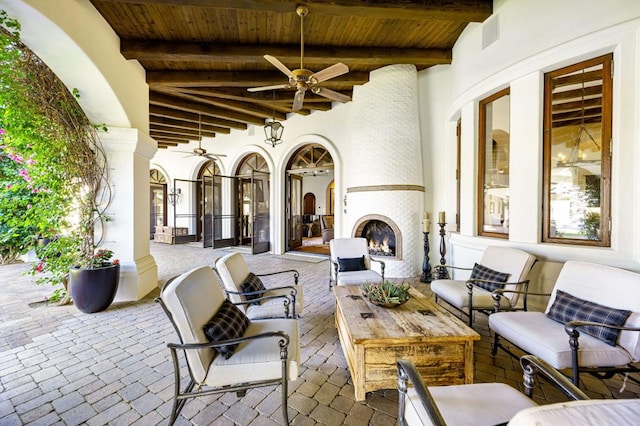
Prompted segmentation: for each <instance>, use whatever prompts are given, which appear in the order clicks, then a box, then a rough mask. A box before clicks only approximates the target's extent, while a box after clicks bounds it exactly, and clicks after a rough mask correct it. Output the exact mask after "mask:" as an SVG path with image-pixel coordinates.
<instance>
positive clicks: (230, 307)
mask: <svg viewBox="0 0 640 426" xmlns="http://www.w3.org/2000/svg"><path fill="white" fill-rule="evenodd" d="M247 327H249V318H247V317H246V315H245V314H244V312H242V311H241V310H240V309H238V307H237V306H236V305H234V304H233V303H231V302H229V301H228V300H225V301H224V302H223V303H222V306H221V307H220V309H219V310H218V312H216V314H215V315H214V316H213V318H211V319H210V320H209V322H208V323H206V324H205V325H204V327H202V329H203V330H204V335H205V336H206V337H207V340H209V341H210V342H217V341H220V340H229V339H237V338H238V337H242V336H243V335H244V332H245V331H247ZM237 347H238V345H237V344H235V345H225V346H220V347H217V348H215V349H216V351H218V353H219V354H220V355H222V356H223V357H224V358H225V359H229V358H230V357H231V355H233V352H234V351H235V350H236V348H237Z"/></svg>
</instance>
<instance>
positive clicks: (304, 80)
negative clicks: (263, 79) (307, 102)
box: [247, 5, 351, 111]
mask: <svg viewBox="0 0 640 426" xmlns="http://www.w3.org/2000/svg"><path fill="white" fill-rule="evenodd" d="M296 13H297V14H298V16H300V68H297V69H295V70H293V71H292V70H290V69H289V68H287V67H286V66H285V65H284V64H283V63H282V62H280V61H279V60H278V59H277V58H275V57H274V56H271V55H264V58H265V59H266V60H267V61H269V62H271V64H272V65H273V66H274V67H276V68H278V69H279V70H280V71H282V72H283V73H284V74H285V75H286V76H287V77H288V78H289V82H288V83H284V84H277V85H274V86H263V87H252V88H249V89H247V90H248V91H249V92H260V91H263V90H274V89H296V93H295V95H294V96H293V108H292V110H293V111H298V110H300V109H301V108H302V103H303V102H304V95H305V92H306V91H307V90H310V91H311V92H312V93H315V94H316V95H320V96H324V97H325V98H328V99H331V100H333V101H338V102H348V101H350V100H351V98H350V97H349V96H347V95H344V94H342V93H340V92H336V91H334V90H330V89H327V88H326V87H320V86H318V85H317V84H318V83H322V82H323V81H326V80H329V79H332V78H334V77H338V76H340V75H342V74H346V73H348V72H349V67H348V66H346V65H345V64H343V63H342V62H338V63H337V64H335V65H331V66H330V67H327V68H325V69H323V70H322V71H318V72H316V73H314V72H313V71H311V70H308V69H306V68H305V67H304V17H305V16H307V14H308V13H309V9H308V8H307V6H304V5H301V6H298V7H297V8H296Z"/></svg>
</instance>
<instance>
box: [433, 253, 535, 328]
mask: <svg viewBox="0 0 640 426" xmlns="http://www.w3.org/2000/svg"><path fill="white" fill-rule="evenodd" d="M535 262H536V258H535V257H534V256H532V255H531V254H529V253H526V252H524V251H522V250H519V249H516V248H512V247H502V246H489V247H487V248H486V249H485V251H484V253H483V255H482V258H481V259H480V262H479V263H476V265H475V266H474V267H459V266H449V265H438V266H436V268H451V269H458V270H467V271H471V275H470V277H469V278H468V279H438V280H434V281H432V282H431V291H433V293H434V295H435V298H436V301H438V300H439V299H442V300H444V301H445V302H447V303H448V304H449V305H451V306H453V307H455V308H456V309H458V310H460V311H461V312H463V313H466V314H467V315H468V316H469V326H470V327H472V326H473V311H481V312H484V313H487V314H488V313H491V312H493V311H494V307H495V302H494V298H493V295H492V292H493V290H495V289H498V288H510V289H515V290H526V289H527V288H528V286H529V280H528V279H527V275H528V274H529V271H530V270H531V268H532V267H533V265H534V263H535ZM498 306H499V308H500V310H527V298H526V296H525V297H522V298H520V293H513V294H509V295H508V296H505V297H501V298H500V299H499V300H498Z"/></svg>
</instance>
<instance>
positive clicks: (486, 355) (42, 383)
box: [0, 242, 640, 426]
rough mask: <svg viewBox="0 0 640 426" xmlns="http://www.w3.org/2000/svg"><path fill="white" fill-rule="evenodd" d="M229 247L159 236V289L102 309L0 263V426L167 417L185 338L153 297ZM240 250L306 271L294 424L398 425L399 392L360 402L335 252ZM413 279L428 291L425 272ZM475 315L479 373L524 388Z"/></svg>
mask: <svg viewBox="0 0 640 426" xmlns="http://www.w3.org/2000/svg"><path fill="white" fill-rule="evenodd" d="M229 250H231V249H219V250H212V249H203V248H200V247H196V246H194V245H191V244H189V245H179V246H171V245H164V244H159V243H154V242H151V252H152V255H153V256H154V258H155V259H156V262H157V264H158V270H159V282H158V286H159V287H158V289H156V290H154V291H153V292H152V293H151V294H149V295H148V296H146V297H145V298H143V299H142V300H140V301H137V302H135V303H133V302H128V303H116V304H113V305H112V306H111V307H110V308H109V309H108V310H107V311H105V312H101V313H96V314H83V313H81V312H79V311H78V310H77V309H75V307H73V306H52V305H48V304H46V303H44V301H45V299H46V296H47V294H48V293H49V292H50V290H51V289H50V288H43V287H39V286H36V285H34V284H33V283H32V277H30V276H23V275H22V274H23V272H24V271H26V270H27V269H28V265H27V264H16V265H7V266H0V277H2V281H3V286H2V287H1V288H0V425H3V426H4V425H24V424H43V425H51V424H63V425H79V424H88V425H104V424H113V425H118V426H120V425H129V424H135V425H155V424H158V423H166V421H167V417H168V416H169V414H170V412H171V405H172V397H173V367H172V363H171V360H170V356H169V351H168V349H167V347H166V344H167V343H168V342H175V341H177V338H176V335H175V331H174V330H173V328H172V326H171V324H170V323H169V321H168V319H167V318H166V316H165V314H164V312H163V311H162V309H161V308H160V307H159V306H158V305H157V304H156V303H155V302H154V301H153V299H154V297H156V296H157V295H158V294H159V288H160V287H161V286H162V284H164V282H166V281H167V280H168V279H169V278H171V277H172V276H174V275H176V274H179V273H181V272H184V271H187V270H189V269H191V268H193V267H197V266H202V265H205V264H206V265H211V264H212V263H213V261H214V259H216V258H218V257H220V256H222V255H224V254H227V253H229ZM240 252H241V253H243V254H244V255H245V257H246V259H247V262H248V263H249V265H250V267H251V269H252V270H254V271H261V272H267V271H275V270H282V269H297V270H298V271H299V272H300V284H302V285H303V286H304V291H305V307H304V312H303V313H302V315H301V318H300V332H301V338H300V342H301V352H300V358H301V366H300V376H299V378H298V380H297V381H295V382H290V383H289V389H288V393H289V416H290V420H291V422H292V424H295V425H323V424H327V425H337V424H347V425H381V426H386V425H393V424H395V422H396V416H397V413H396V410H397V405H398V397H397V391H395V390H380V391H376V392H371V393H369V394H368V395H367V400H366V401H363V402H357V401H355V398H354V392H353V385H352V381H351V377H350V374H349V371H348V368H347V363H346V360H345V357H344V355H343V353H342V349H341V347H340V343H339V340H338V335H337V332H336V329H335V324H334V317H333V312H334V301H333V295H332V293H331V292H330V291H329V287H328V274H329V267H328V260H327V259H326V258H321V259H320V260H315V261H310V260H313V259H310V258H309V255H305V256H304V257H302V256H301V257H299V258H298V259H300V260H296V259H297V258H296V256H295V254H288V255H287V256H276V255H272V254H268V253H265V254H260V255H256V256H251V255H247V254H246V250H240ZM405 281H407V280H405ZM408 281H410V282H411V284H412V285H414V286H416V287H417V288H418V289H419V290H420V291H422V292H424V293H425V294H430V290H429V286H428V285H427V284H423V283H421V282H419V277H415V278H413V279H410V280H408ZM475 322H476V329H477V331H478V332H479V333H480V334H481V335H482V340H481V341H479V342H477V344H476V345H475V348H474V349H475V379H476V381H480V382H493V381H499V382H504V383H508V384H510V385H512V386H515V387H518V388H519V389H522V384H521V381H522V373H521V372H520V367H519V365H518V362H517V361H515V360H513V359H512V358H510V357H509V356H508V355H506V354H504V353H499V354H498V356H497V357H496V358H495V360H494V359H493V358H492V357H491V356H490V350H491V338H490V336H489V330H488V327H487V320H486V317H485V316H482V315H477V316H476V321H475ZM181 362H182V363H184V361H181ZM583 378H584V379H583V384H582V386H581V387H582V388H583V390H585V392H586V393H587V394H588V395H590V396H591V397H594V398H623V397H624V398H637V397H638V396H640V386H639V385H637V384H636V383H633V382H630V381H627V382H626V383H624V380H623V376H620V375H617V376H615V377H614V378H612V379H607V380H600V379H596V378H593V377H589V376H583ZM623 386H624V390H621V389H623ZM280 392H281V389H280V388H279V387H276V386H270V387H266V388H262V389H253V390H249V391H248V392H247V394H246V395H245V396H244V397H242V398H238V397H237V396H236V395H235V394H234V393H227V394H223V395H213V396H207V397H202V398H196V399H190V400H189V401H188V402H187V403H186V404H185V406H184V408H183V410H182V412H181V415H180V416H179V418H178V420H177V422H176V424H177V425H209V424H215V425H233V424H240V425H251V426H261V425H265V426H270V425H275V424H281V423H282V412H281V408H280V404H281V394H280ZM535 399H536V401H538V402H540V403H550V402H556V401H562V400H564V398H563V396H562V395H561V394H560V392H558V391H557V390H555V389H552V388H550V387H549V386H548V385H546V384H542V385H538V389H536V393H535Z"/></svg>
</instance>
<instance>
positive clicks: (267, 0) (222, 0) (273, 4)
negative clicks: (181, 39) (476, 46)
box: [112, 0, 493, 22]
mask: <svg viewBox="0 0 640 426" xmlns="http://www.w3.org/2000/svg"><path fill="white" fill-rule="evenodd" d="M112 1H113V2H114V3H116V2H117V3H128V4H142V5H178V4H179V5H180V6H193V7H207V8H224V9H238V10H254V11H262V12H278V13H295V8H296V4H297V3H296V2H291V1H290V0H242V1H240V0H237V1H229V0H112ZM298 3H302V4H306V5H307V6H308V7H309V13H313V14H323V15H337V16H342V15H348V16H358V17H366V18H381V19H384V18H388V19H411V20H415V19H417V20H420V19H437V20H445V21H461V22H482V21H484V20H485V19H487V18H488V17H489V16H490V15H491V13H492V12H493V1H492V0H440V1H428V2H425V1H422V0H403V1H397V0H376V1H375V2H372V1H371V0H340V1H335V0H313V2H309V1H300V2H298Z"/></svg>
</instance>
